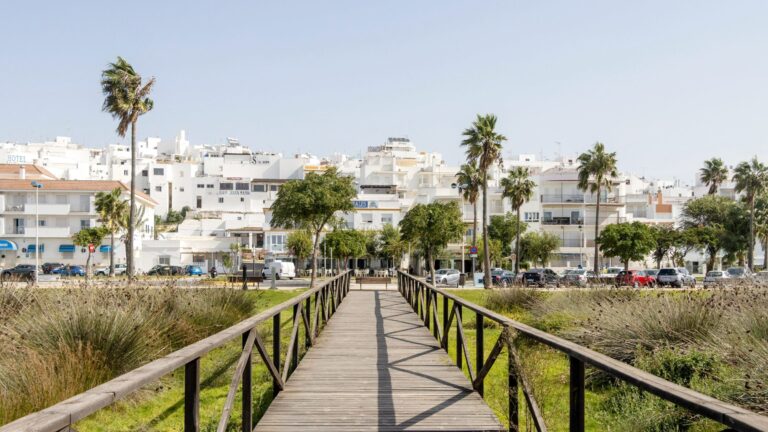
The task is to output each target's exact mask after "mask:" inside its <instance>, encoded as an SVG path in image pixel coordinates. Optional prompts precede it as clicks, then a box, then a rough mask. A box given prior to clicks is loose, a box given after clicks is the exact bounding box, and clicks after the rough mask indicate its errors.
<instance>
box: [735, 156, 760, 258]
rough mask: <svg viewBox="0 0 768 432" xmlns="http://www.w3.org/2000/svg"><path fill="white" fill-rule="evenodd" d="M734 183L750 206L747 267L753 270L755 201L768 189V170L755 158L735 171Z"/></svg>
mask: <svg viewBox="0 0 768 432" xmlns="http://www.w3.org/2000/svg"><path fill="white" fill-rule="evenodd" d="M733 182H734V183H736V192H737V193H741V192H743V193H744V201H746V202H747V205H748V206H749V250H748V251H747V265H748V266H749V268H750V269H751V268H753V267H752V266H753V264H754V255H755V254H754V252H755V251H754V249H755V201H756V200H757V199H758V198H759V197H760V196H761V195H762V194H763V193H764V192H765V191H766V188H768V168H766V166H765V165H763V164H762V163H761V162H760V161H758V160H757V157H753V158H752V160H751V161H749V162H741V163H740V164H738V165H737V166H736V169H734V170H733Z"/></svg>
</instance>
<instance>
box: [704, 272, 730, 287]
mask: <svg viewBox="0 0 768 432" xmlns="http://www.w3.org/2000/svg"><path fill="white" fill-rule="evenodd" d="M730 279H731V275H730V274H729V273H728V272H727V271H720V270H712V271H708V272H707V275H706V276H704V288H710V287H721V286H724V285H726V284H727V283H728V281H729V280H730Z"/></svg>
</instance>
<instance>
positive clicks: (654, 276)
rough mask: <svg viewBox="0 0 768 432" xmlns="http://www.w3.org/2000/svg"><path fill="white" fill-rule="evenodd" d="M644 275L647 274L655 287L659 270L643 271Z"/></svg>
mask: <svg viewBox="0 0 768 432" xmlns="http://www.w3.org/2000/svg"><path fill="white" fill-rule="evenodd" d="M645 274H647V275H648V277H649V278H651V279H653V285H654V286H655V285H656V284H657V281H656V279H657V278H658V276H659V269H645Z"/></svg>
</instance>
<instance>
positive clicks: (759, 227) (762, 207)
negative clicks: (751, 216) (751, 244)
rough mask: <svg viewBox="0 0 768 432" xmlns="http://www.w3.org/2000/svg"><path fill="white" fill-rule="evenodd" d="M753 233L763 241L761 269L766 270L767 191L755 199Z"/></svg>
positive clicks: (767, 257) (767, 256) (767, 258)
mask: <svg viewBox="0 0 768 432" xmlns="http://www.w3.org/2000/svg"><path fill="white" fill-rule="evenodd" d="M755 235H756V236H757V238H759V239H761V240H762V241H763V270H768V193H763V194H762V195H761V196H760V197H759V198H758V199H757V200H755Z"/></svg>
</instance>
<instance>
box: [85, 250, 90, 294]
mask: <svg viewBox="0 0 768 432" xmlns="http://www.w3.org/2000/svg"><path fill="white" fill-rule="evenodd" d="M90 274H91V251H90V250H89V251H88V257H87V258H86V259H85V285H86V286H88V275H90Z"/></svg>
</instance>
